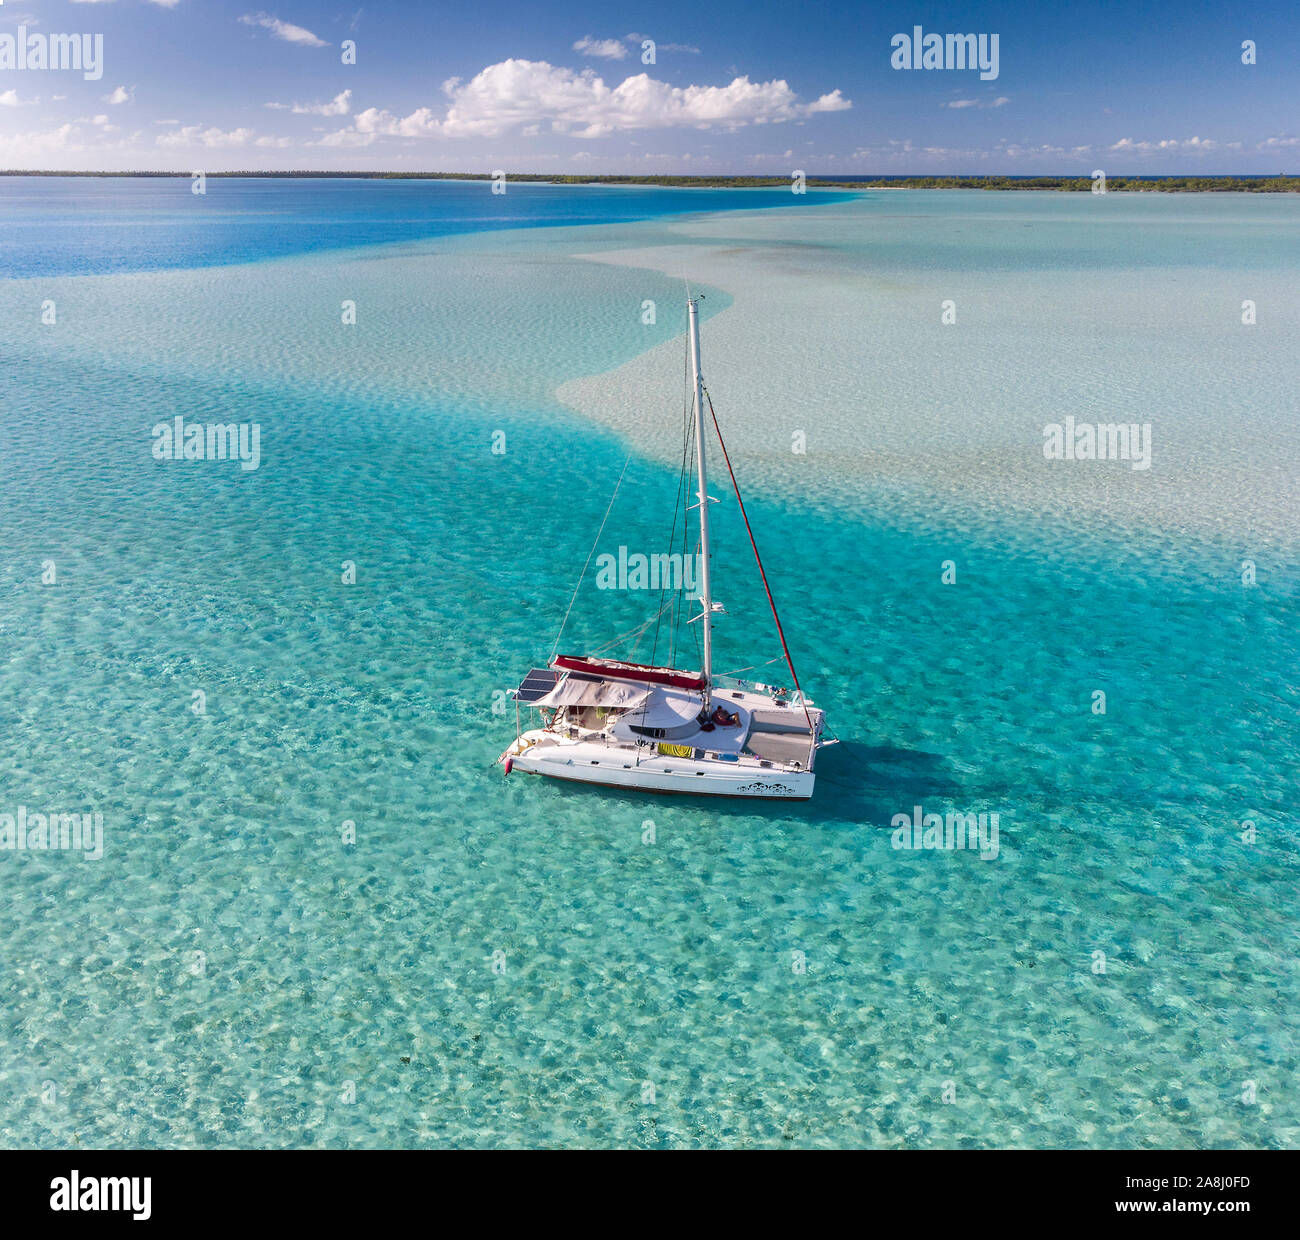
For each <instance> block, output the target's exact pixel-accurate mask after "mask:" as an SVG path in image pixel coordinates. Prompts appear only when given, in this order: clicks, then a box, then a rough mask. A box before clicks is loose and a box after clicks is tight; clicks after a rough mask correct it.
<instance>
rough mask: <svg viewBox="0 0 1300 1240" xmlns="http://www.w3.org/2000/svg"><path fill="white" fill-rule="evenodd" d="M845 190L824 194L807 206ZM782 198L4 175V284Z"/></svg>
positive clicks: (528, 186)
mask: <svg viewBox="0 0 1300 1240" xmlns="http://www.w3.org/2000/svg"><path fill="white" fill-rule="evenodd" d="M848 196H849V195H847V194H833V193H829V192H827V191H818V192H815V193H813V194H812V195H811V196H805V198H804V201H809V202H829V201H833V200H835V199H836V198H841V199H842V198H845V197H848ZM798 201H800V200H799V199H796V198H795V197H794V195H792V194H791V193H790V191H789V190H785V189H707V190H700V189H677V188H670V187H658V186H627V187H623V186H579V185H544V184H539V183H537V182H519V183H514V182H507V185H506V192H505V193H504V194H494V193H493V192H492V187H491V183H490V182H487V181H406V180H400V181H399V180H395V181H383V180H359V179H349V178H340V179H337V180H334V179H326V178H320V179H317V178H312V179H310V180H307V179H304V180H297V179H292V178H289V179H277V180H269V179H265V178H259V177H249V178H242V177H212V178H209V179H208V180H207V182H206V187H205V192H204V193H202V194H196V193H194V192H192V184H191V180H190V178H189V177H177V178H174V179H173V178H162V177H0V218H2V219H3V220H4V229H3V231H0V277H3V276H59V275H87V274H90V273H93V272H125V271H155V270H159V269H162V268H168V267H212V266H220V265H224V264H228V263H245V262H249V261H250V260H253V259H266V258H283V257H285V256H286V255H289V254H306V253H314V252H316V251H320V250H337V249H345V248H349V247H352V246H366V245H378V244H382V243H384V242H391V241H415V240H419V239H421V238H424V237H442V236H450V235H455V234H458V233H472V232H485V231H489V230H494V229H502V228H545V227H554V226H559V225H575V224H578V225H580V224H613V223H619V222H629V221H632V220H644V219H652V218H654V217H656V216H661V215H678V214H683V213H686V212H692V211H726V210H734V209H737V208H745V209H750V210H752V209H754V208H757V207H788V206H790V205H791V203H792V202H798Z"/></svg>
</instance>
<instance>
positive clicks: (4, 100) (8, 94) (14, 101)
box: [0, 90, 22, 108]
mask: <svg viewBox="0 0 1300 1240" xmlns="http://www.w3.org/2000/svg"><path fill="white" fill-rule="evenodd" d="M21 106H22V104H21V103H20V102H19V100H18V92H17V91H16V90H0V108H18V107H21Z"/></svg>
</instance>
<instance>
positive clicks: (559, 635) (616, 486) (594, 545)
mask: <svg viewBox="0 0 1300 1240" xmlns="http://www.w3.org/2000/svg"><path fill="white" fill-rule="evenodd" d="M631 464H632V449H630V448H629V449H628V453H627V460H625V461H624V462H623V469H622V471H621V472H620V473H619V475H618V481H617V482H616V483H614V494H613V495H611V496H610V497H609V507H608V508H606V509H605V515H604V517H602V518H601V522H600V529H598V530H597V531H596V539H595V541H594V542H593V543H592V544H591V550H590V551H588V552H587V562H586V563H585V564H584V565H583V566H582V572H581V573H579V574H578V583H577V585H575V586H574V587H573V597H572V598H571V599H569V606H568V607H567V608H566V609H565V612H564V619H563V620H561V621H560V631H559V632H558V633H557V634H556V635H555V644H554V645H553V646H552V647H551V655H550V659H547V661H546V662H547V666H549V665H550V661H551V659H553V658H555V652H556V651H557V650H559V648H560V641H561V639H562V638H563V637H564V629H565V626H566V625H567V624H568V623H569V615H570V613H571V612H572V611H573V605H574V603H576V602H577V601H578V591H579V590H581V589H582V581H583V578H584V577H586V575H587V569H588V568H590V567H591V557H592V556H593V555H595V554H596V548H597V547H598V546H600V536H601V535H602V534H603V533H604V532H605V523H606V522H607V521H608V520H609V514H610V513H611V512H613V511H614V501H615V500H616V499H617V498H618V489H619V487H621V486H622V485H623V475H624V474H626V473H627V467H628V466H629V465H631Z"/></svg>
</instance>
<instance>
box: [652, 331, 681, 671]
mask: <svg viewBox="0 0 1300 1240" xmlns="http://www.w3.org/2000/svg"><path fill="white" fill-rule="evenodd" d="M689 365H690V362H689V359H688V358H687V357H686V355H685V354H683V381H682V383H683V390H685V382H686V379H685V373H686V368H688V367H689ZM687 416H688V411H687V410H685V409H683V413H682V464H681V468H680V469H679V471H678V474H677V498H676V500H675V501H674V502H673V520H672V524H671V525H670V526H669V527H668V550H669V551H672V549H673V543H674V542H675V541H676V539H677V514H678V513H679V512H680V511H681V507H682V488H683V485H685V484H687V480H686V462H687V459H688V456H687V454H688V451H689V448H690V444H689V442H688V441H687V438H686V426H687V424H688V423H687ZM667 592H668V587H667V585H664V587H663V588H662V589H661V590H660V591H659V603H660V610H659V614H658V616H657V617H656V620H657V621H662V619H663V614H664V610H663V601H664V597H665V595H666V594H667ZM675 625H676V621H675V620H674V621H671V622H670V628H669V642H668V666H669V667H672V666H673V654H674V651H675V646H676V643H675V642H674V641H673V634H674V633H675V631H676V630H675ZM659 628H660V626H659V623H656V624H655V637H654V643H653V645H652V646H651V648H650V662H651V663H653V662H654V661H655V659H657V658H658V657H659Z"/></svg>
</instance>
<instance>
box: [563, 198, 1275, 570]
mask: <svg viewBox="0 0 1300 1240" xmlns="http://www.w3.org/2000/svg"><path fill="white" fill-rule="evenodd" d="M875 210H876V212H877V214H872V211H871V210H870V209H868V208H867V207H866V206H865V205H864V204H863V203H861V202H854V203H844V204H836V205H834V206H826V207H820V208H818V209H817V210H816V212H815V213H809V214H805V213H803V212H799V213H797V214H796V213H794V212H769V213H767V214H766V215H764V216H759V215H754V214H740V213H728V214H726V215H719V216H713V217H707V218H701V219H694V220H690V221H684V222H676V223H673V224H671V225H669V226H668V229H667V231H668V232H670V233H672V234H676V235H678V236H680V237H681V241H680V243H675V244H666V245H658V246H654V247H651V248H645V249H632V250H620V251H611V252H605V253H595V254H584V255H579V256H578V257H582V258H586V259H588V260H590V261H592V262H599V263H610V264H617V265H622V266H631V267H641V268H646V269H649V270H653V271H656V272H660V273H664V274H667V275H670V276H674V277H678V278H683V279H686V278H689V279H690V280H692V281H694V282H695V283H696V284H701V285H712V286H714V287H717V288H720V289H723V290H725V291H726V292H727V293H728V294H730V295H731V297H732V298H733V299H734V301H733V304H732V305H731V306H730V307H729V308H728V309H726V310H724V311H723V312H721V313H719V314H715V315H713V316H712V317H708V318H706V319H705V321H704V324H703V329H702V336H703V350H702V351H703V360H704V374H705V380H706V383H707V384H708V386H709V388H710V391H711V394H712V397H713V401H714V404H715V406H716V408H717V412H718V417H719V420H720V421H721V423H722V427H723V431H724V433H725V434H726V436H727V439H728V447H729V448H730V450H731V453H732V457H733V461H734V462H735V463H736V466H737V471H738V473H739V475H740V477H741V480H742V484H744V485H746V486H747V487H748V488H749V489H751V490H755V489H759V488H762V489H771V490H775V491H779V492H782V493H784V494H787V495H793V496H800V497H805V498H808V499H812V500H814V501H817V502H825V501H827V500H830V501H832V502H834V503H836V504H842V503H848V504H850V505H852V506H855V507H856V506H858V505H871V506H873V507H874V508H875V509H876V511H879V512H881V514H882V515H896V516H898V517H901V518H903V519H907V520H910V521H914V520H920V521H922V522H925V523H929V522H931V521H933V522H935V523H936V524H939V525H942V524H945V523H947V522H949V521H953V520H957V521H967V520H981V519H993V520H998V521H1001V520H1003V519H1007V518H1010V519H1014V520H1015V521H1017V522H1021V523H1023V522H1025V521H1031V522H1046V523H1051V524H1053V525H1059V526H1060V527H1061V528H1062V529H1068V530H1076V529H1077V530H1080V531H1082V532H1086V533H1087V534H1088V535H1089V536H1099V537H1104V538H1107V539H1110V538H1113V537H1124V538H1137V539H1143V540H1145V542H1146V544H1147V545H1148V546H1150V545H1151V544H1152V542H1153V541H1154V542H1156V543H1160V542H1169V541H1170V540H1174V541H1193V542H1202V541H1205V542H1209V543H1212V544H1215V545H1218V546H1224V545H1225V544H1226V545H1228V546H1230V547H1231V548H1236V549H1240V550H1242V551H1244V552H1249V551H1258V550H1260V549H1261V548H1262V547H1263V546H1265V545H1277V544H1279V543H1293V542H1294V540H1295V537H1296V534H1297V532H1298V531H1300V504H1297V502H1296V499H1297V497H1296V484H1295V479H1296V478H1297V476H1300V438H1298V437H1297V435H1296V432H1295V430H1294V427H1293V426H1292V425H1290V422H1291V419H1289V417H1288V416H1287V414H1286V412H1285V410H1286V408H1287V399H1288V398H1287V395H1286V394H1287V392H1288V391H1292V390H1294V389H1295V387H1296V386H1297V383H1298V382H1300V365H1298V364H1297V360H1296V357H1295V355H1294V353H1293V351H1291V350H1287V349H1284V348H1283V347H1282V338H1283V335H1284V333H1286V332H1288V331H1289V332H1291V333H1294V332H1295V330H1296V327H1297V322H1296V319H1297V315H1296V311H1295V309H1294V308H1293V307H1292V308H1288V298H1287V297H1286V296H1285V285H1286V282H1287V280H1286V274H1287V273H1285V272H1283V273H1276V274H1273V273H1264V274H1261V273H1260V272H1251V273H1250V280H1249V284H1250V287H1251V288H1252V291H1255V292H1256V294H1257V295H1258V296H1260V297H1261V298H1265V297H1267V298H1269V299H1270V306H1271V313H1273V315H1274V318H1273V322H1272V324H1271V325H1270V326H1268V327H1267V328H1265V327H1257V328H1252V329H1242V328H1240V327H1239V325H1238V324H1237V322H1236V319H1235V313H1234V303H1233V297H1234V296H1235V295H1236V290H1237V288H1238V287H1240V286H1241V283H1242V282H1241V281H1234V280H1231V279H1229V280H1228V288H1229V291H1228V292H1227V293H1226V294H1225V291H1224V289H1223V288H1222V287H1221V283H1222V282H1223V280H1224V273H1223V272H1221V271H1215V272H1213V273H1210V272H1209V271H1207V272H1205V273H1202V272H1200V271H1198V270H1196V269H1192V270H1188V269H1187V268H1173V269H1170V270H1146V271H1141V272H1136V273H1135V272H1133V271H1130V270H1125V269H1123V267H1122V266H1120V265H1118V264H1110V265H1109V267H1100V268H1099V269H1097V270H1072V271H1069V272H1062V271H1060V270H1053V269H1052V267H1051V265H1050V263H1049V264H1046V265H1043V266H1041V267H1040V268H1038V269H1034V268H1033V267H1032V266H1031V267H1030V268H1029V269H1028V270H1025V271H1020V272H1018V271H1008V270H992V271H990V270H988V269H987V267H988V264H984V266H985V269H983V270H980V269H979V267H980V266H981V264H980V263H979V262H978V261H976V262H975V263H973V264H972V268H973V269H971V270H965V271H962V270H956V271H954V270H951V269H944V267H943V265H942V264H936V265H935V266H933V267H927V266H924V265H920V264H917V265H913V266H911V267H910V268H909V265H908V262H907V260H906V256H905V254H904V259H903V261H900V257H899V256H900V253H903V252H904V251H905V248H906V243H905V242H903V243H902V245H903V249H902V250H900V240H899V238H900V234H903V235H905V233H906V230H908V229H909V228H912V229H914V230H915V231H916V233H917V236H918V238H922V239H923V238H924V236H925V235H926V234H927V233H936V232H938V231H939V230H941V228H942V227H943V223H944V222H942V221H935V220H934V219H933V218H918V219H916V220H912V219H910V218H909V217H906V216H900V215H889V216H885V215H881V214H879V213H878V212H879V207H878V206H877V207H876V208H875ZM949 223H951V224H952V225H953V226H954V227H955V228H957V229H958V230H962V229H968V230H969V232H970V234H971V237H972V247H973V248H972V252H973V253H974V254H975V256H976V259H977V260H978V257H979V253H980V251H979V247H980V246H981V245H984V244H986V243H987V242H986V239H985V238H982V237H981V236H980V230H981V229H982V228H983V229H985V230H986V231H987V232H988V233H989V235H994V234H996V232H997V230H998V228H999V227H1001V228H1003V229H1004V230H1005V228H1006V227H1007V225H1006V221H1005V220H992V221H984V220H980V219H972V220H969V221H962V220H953V221H950V222H949ZM1117 227H1119V225H1117ZM877 242H878V243H879V246H878V247H877V244H876V243H877ZM1275 293H1276V294H1277V295H1276V296H1273V294H1275ZM683 296H684V290H683ZM1225 298H1226V301H1225ZM949 299H950V300H952V301H954V302H955V303H956V309H957V323H956V324H955V325H944V324H943V323H942V322H941V303H942V302H943V301H945V300H949ZM706 310H707V302H706ZM683 349H684V343H683V340H682V339H681V338H678V339H676V340H673V341H669V342H667V343H665V344H662V345H660V346H658V347H656V348H654V349H651V350H650V351H649V352H647V353H644V354H642V355H641V356H639V357H637V358H635V359H633V360H632V361H630V362H628V363H627V364H625V365H623V366H620V367H618V368H617V369H615V370H613V371H610V372H608V373H605V374H598V375H592V376H588V377H584V378H581V379H577V380H573V381H570V382H567V383H565V384H563V385H562V386H561V387H560V388H559V389H558V391H557V396H558V397H559V399H560V400H561V401H563V402H564V403H566V404H567V405H569V406H570V407H572V408H574V409H575V410H577V411H578V412H579V413H581V414H583V415H584V416H586V417H589V418H591V419H592V420H594V421H597V422H599V423H601V424H603V425H606V426H608V427H610V428H612V429H614V430H616V431H617V432H619V433H620V434H622V435H624V436H626V437H627V439H628V440H629V442H630V444H631V445H632V446H633V447H635V448H636V449H637V450H638V451H640V452H643V453H645V454H647V455H650V456H652V457H657V458H659V459H663V460H665V461H670V460H674V459H676V458H675V453H676V451H678V450H679V447H680V445H679V444H675V443H674V441H673V436H672V435H671V434H666V433H665V427H671V426H673V425H675V417H676V415H677V412H678V411H679V410H680V409H681V406H682V399H683ZM1066 414H1072V415H1073V416H1074V417H1075V418H1076V420H1078V421H1091V422H1097V423H1113V422H1131V423H1147V422H1149V423H1150V424H1151V426H1152V440H1153V453H1152V467H1151V468H1150V469H1147V470H1135V469H1133V468H1132V466H1131V465H1130V464H1129V463H1127V462H1121V461H1105V462H1070V461H1049V460H1047V459H1046V458H1045V457H1044V454H1043V442H1044V427H1045V425H1046V424H1048V423H1050V422H1062V421H1063V420H1064V417H1065V415H1066ZM799 435H802V436H803V437H804V438H805V440H806V447H807V450H806V454H803V455H800V454H798V453H797V452H796V451H794V448H795V446H796V444H797V437H798V436H799ZM882 509H891V510H893V511H892V514H887V513H886V512H884V511H882Z"/></svg>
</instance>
